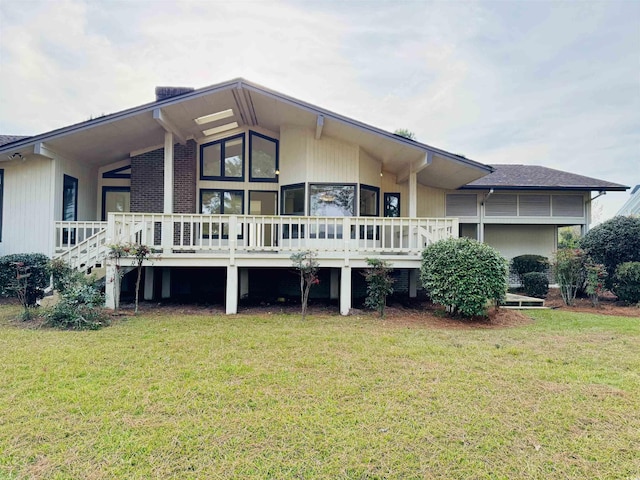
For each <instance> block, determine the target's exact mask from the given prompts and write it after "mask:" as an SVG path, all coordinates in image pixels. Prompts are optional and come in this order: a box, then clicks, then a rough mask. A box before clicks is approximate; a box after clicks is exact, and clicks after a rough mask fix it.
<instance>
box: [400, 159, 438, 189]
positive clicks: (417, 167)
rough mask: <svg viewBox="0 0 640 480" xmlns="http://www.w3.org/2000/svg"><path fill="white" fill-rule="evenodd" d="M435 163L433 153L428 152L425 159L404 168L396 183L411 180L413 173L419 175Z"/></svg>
mask: <svg viewBox="0 0 640 480" xmlns="http://www.w3.org/2000/svg"><path fill="white" fill-rule="evenodd" d="M431 162H433V152H427V153H425V154H424V157H423V158H421V159H420V160H416V161H415V162H413V163H412V164H410V165H408V166H406V167H405V168H403V169H402V170H401V171H400V173H398V176H397V179H396V182H398V183H402V182H406V181H407V180H409V175H410V174H411V173H418V172H421V171H422V170H424V169H425V168H427V167H428V166H429V165H431Z"/></svg>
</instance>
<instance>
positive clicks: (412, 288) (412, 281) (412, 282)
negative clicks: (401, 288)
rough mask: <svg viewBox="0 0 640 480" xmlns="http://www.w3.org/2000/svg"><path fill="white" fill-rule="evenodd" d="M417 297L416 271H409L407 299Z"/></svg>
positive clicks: (415, 269)
mask: <svg viewBox="0 0 640 480" xmlns="http://www.w3.org/2000/svg"><path fill="white" fill-rule="evenodd" d="M417 296H418V269H417V268H410V269H409V298H416V297H417Z"/></svg>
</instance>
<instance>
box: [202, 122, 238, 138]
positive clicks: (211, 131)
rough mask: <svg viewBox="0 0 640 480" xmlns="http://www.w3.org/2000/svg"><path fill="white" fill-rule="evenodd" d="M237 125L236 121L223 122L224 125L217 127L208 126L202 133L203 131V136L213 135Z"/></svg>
mask: <svg viewBox="0 0 640 480" xmlns="http://www.w3.org/2000/svg"><path fill="white" fill-rule="evenodd" d="M237 127H238V122H231V123H225V124H224V125H220V126H219V127H213V128H209V129H208V130H203V131H202V133H204V134H205V136H209V135H215V134H216V133H220V132H225V131H227V130H231V129H233V128H237Z"/></svg>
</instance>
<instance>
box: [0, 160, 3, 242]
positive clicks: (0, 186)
mask: <svg viewBox="0 0 640 480" xmlns="http://www.w3.org/2000/svg"><path fill="white" fill-rule="evenodd" d="M3 192H4V170H3V169H1V168H0V242H1V241H2V197H3Z"/></svg>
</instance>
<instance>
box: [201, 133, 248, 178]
mask: <svg viewBox="0 0 640 480" xmlns="http://www.w3.org/2000/svg"><path fill="white" fill-rule="evenodd" d="M237 138H241V139H242V175H241V176H239V177H227V176H226V175H224V169H225V168H224V167H225V157H226V154H225V150H226V147H225V143H226V142H229V141H231V140H235V139H237ZM218 144H219V145H220V175H205V174H204V155H203V152H204V149H205V148H207V147H211V146H213V145H218ZM245 157H246V139H245V134H244V132H243V133H239V134H238V135H233V136H232V137H226V138H221V139H220V140H216V141H214V142H209V143H204V144H202V145H200V180H219V181H223V182H244V176H245V171H244V170H245V166H246V165H245V163H246V159H245Z"/></svg>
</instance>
